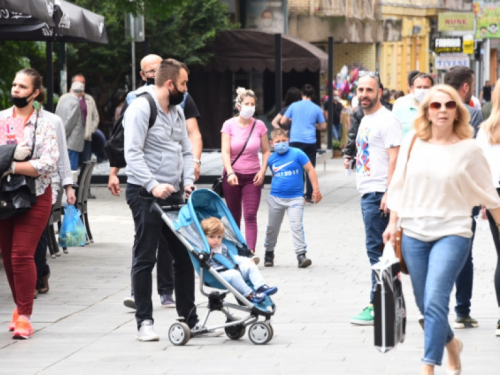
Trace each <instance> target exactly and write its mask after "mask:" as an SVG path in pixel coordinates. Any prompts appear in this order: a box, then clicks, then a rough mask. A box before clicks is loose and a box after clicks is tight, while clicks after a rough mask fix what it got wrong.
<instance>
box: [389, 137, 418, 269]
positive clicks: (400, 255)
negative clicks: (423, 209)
mask: <svg viewBox="0 0 500 375" xmlns="http://www.w3.org/2000/svg"><path fill="white" fill-rule="evenodd" d="M416 139H417V135H416V134H415V135H414V136H413V139H412V141H411V145H410V149H409V150H408V158H407V159H406V165H407V167H408V160H410V154H411V150H412V148H413V145H414V144H415V140H416ZM402 241H403V228H401V227H399V228H398V231H397V234H396V244H395V246H394V251H395V252H396V257H398V258H399V266H400V268H401V272H403V273H404V274H405V275H408V273H409V272H408V267H407V266H406V262H405V259H404V258H403V249H402V248H401V243H402Z"/></svg>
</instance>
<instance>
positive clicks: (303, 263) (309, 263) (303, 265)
mask: <svg viewBox="0 0 500 375" xmlns="http://www.w3.org/2000/svg"><path fill="white" fill-rule="evenodd" d="M311 264H312V262H311V259H306V260H304V261H303V262H302V263H300V264H299V268H306V267H309V266H310V265H311Z"/></svg>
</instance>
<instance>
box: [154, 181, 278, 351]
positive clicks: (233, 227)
mask: <svg viewBox="0 0 500 375" xmlns="http://www.w3.org/2000/svg"><path fill="white" fill-rule="evenodd" d="M151 209H152V210H154V211H156V212H158V213H159V214H160V215H161V218H162V220H163V221H164V222H165V223H166V224H167V225H168V226H169V227H170V228H171V230H172V231H173V232H174V233H175V235H176V236H177V238H178V239H179V240H180V241H181V242H182V244H183V245H184V246H185V247H186V249H187V250H188V252H189V255H190V258H191V261H192V263H193V266H194V269H195V270H196V272H197V273H198V274H199V276H200V283H199V288H200V292H201V294H202V295H204V296H205V297H207V298H208V302H207V304H206V305H207V309H208V311H207V312H206V314H205V316H204V317H203V318H202V319H201V320H200V321H199V322H198V323H197V325H196V329H193V330H190V329H189V326H188V325H187V324H186V323H185V320H186V319H188V318H189V317H183V318H181V319H180V320H179V321H178V322H176V323H174V324H172V325H171V327H170V329H169V339H170V341H171V342H172V343H173V344H174V345H185V344H186V343H187V342H188V341H189V339H190V338H191V337H195V336H199V335H203V334H207V333H211V332H214V331H217V330H219V329H221V328H222V329H224V331H225V333H226V335H227V336H228V337H229V338H230V339H232V340H238V339H240V338H242V337H243V336H244V335H245V332H246V329H247V327H248V337H249V338H250V341H252V342H253V343H254V344H257V345H263V344H267V343H268V342H269V341H270V340H271V339H272V337H273V334H274V330H273V327H272V326H271V317H272V316H273V315H274V313H275V311H276V306H275V304H274V303H273V301H272V300H271V297H270V295H269V294H273V293H275V292H276V291H277V288H270V287H268V286H266V285H264V282H263V281H259V279H258V278H257V279H254V272H253V271H255V270H257V268H256V267H255V265H254V264H253V263H252V261H251V260H250V259H248V260H246V259H245V257H249V256H251V255H252V254H251V252H250V249H249V248H248V246H247V245H246V243H245V240H244V238H243V236H242V234H241V232H240V230H239V228H238V225H237V224H236V222H235V221H234V219H233V217H232V215H231V212H230V211H229V209H228V208H227V206H226V204H225V203H224V201H223V200H222V199H221V198H220V197H219V196H218V195H217V194H215V193H214V192H213V191H211V190H207V189H199V190H195V191H194V192H193V193H191V195H190V197H189V199H188V201H187V203H186V205H184V206H182V207H180V206H172V207H160V206H159V205H158V204H157V203H156V202H153V203H152V206H151ZM208 218H216V219H217V221H218V222H219V223H221V224H222V225H223V228H224V231H222V234H221V235H220V247H221V253H223V254H224V255H227V257H228V258H225V257H224V256H223V255H222V254H220V255H222V258H223V259H226V260H227V261H228V262H230V263H231V265H229V264H228V266H229V267H226V266H225V265H224V267H225V268H227V269H228V270H230V269H232V267H234V266H236V264H238V262H241V264H238V267H239V268H240V270H241V268H242V267H247V268H249V271H250V268H251V269H252V276H251V277H250V275H248V276H249V277H248V280H247V281H246V283H245V281H243V283H244V284H246V285H247V286H248V289H247V288H246V287H245V288H244V289H243V285H240V286H238V287H235V286H233V284H232V281H231V282H228V281H226V279H225V278H224V277H223V276H224V270H223V269H222V268H220V266H221V264H223V263H224V262H225V261H224V260H221V261H220V262H219V261H217V259H218V258H219V257H218V255H215V253H216V252H215V251H214V257H211V256H210V254H211V253H212V249H211V246H210V245H209V242H208V240H207V238H206V236H205V233H204V232H203V228H202V225H201V221H203V220H204V219H208ZM219 233H220V232H219ZM213 247H219V246H213ZM240 257H241V258H242V259H241V260H238V259H239V258H240ZM214 259H215V262H214ZM219 260H220V258H219ZM247 262H250V263H247ZM243 263H245V266H243V265H242V264H243ZM253 267H255V269H253ZM216 268H217V269H220V270H222V271H223V272H222V273H219V272H218V271H217V270H216ZM233 271H234V270H233ZM238 273H239V272H238ZM257 273H258V270H257ZM257 273H255V274H257ZM258 275H259V276H260V274H258ZM239 277H242V276H239ZM246 278H247V277H243V279H246ZM260 280H262V278H260ZM240 281H241V279H240ZM252 282H256V285H254V284H253V283H252ZM206 286H208V287H210V288H214V289H212V290H208V289H207V288H205V287H206ZM258 288H260V290H257V289H258ZM241 292H243V293H241ZM228 294H232V295H233V296H234V297H235V298H236V302H237V303H234V302H233V303H232V302H229V301H227V300H226V297H227V296H228ZM249 296H251V299H249V298H248V297H249ZM234 310H238V311H240V312H243V313H244V315H245V316H243V317H239V316H236V315H234V314H233V311H234ZM214 311H220V312H221V313H223V314H224V315H225V317H226V322H225V323H224V324H219V325H217V326H211V327H208V326H207V321H208V318H209V316H210V314H211V313H212V312H214Z"/></svg>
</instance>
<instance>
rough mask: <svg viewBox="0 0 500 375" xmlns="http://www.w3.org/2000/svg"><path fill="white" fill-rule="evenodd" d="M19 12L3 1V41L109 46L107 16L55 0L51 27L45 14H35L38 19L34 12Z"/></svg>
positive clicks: (0, 31) (0, 33) (0, 12)
mask: <svg viewBox="0 0 500 375" xmlns="http://www.w3.org/2000/svg"><path fill="white" fill-rule="evenodd" d="M17 1H19V0H17ZM32 1H33V4H35V0H32ZM38 2H39V3H43V4H45V1H40V0H38ZM2 5H3V6H5V8H3V9H2V8H1V6H2ZM44 6H45V5H44ZM14 9H15V10H14ZM17 9H21V7H14V3H11V2H10V1H7V0H0V15H1V16H0V18H1V19H0V40H28V41H29V40H35V41H47V42H85V43H89V42H90V43H103V44H106V43H108V37H107V34H106V28H105V25H104V17H102V16H100V15H98V14H95V13H93V12H91V11H89V10H87V9H84V8H81V7H79V6H76V5H74V4H72V3H69V2H67V1H63V0H56V1H55V7H54V13H53V15H52V17H51V18H50V24H49V23H48V22H47V20H46V17H44V14H43V12H38V13H37V12H35V13H34V14H37V15H38V17H40V18H38V17H37V16H35V15H34V14H32V13H26V14H24V13H18V11H17ZM51 25H52V26H51Z"/></svg>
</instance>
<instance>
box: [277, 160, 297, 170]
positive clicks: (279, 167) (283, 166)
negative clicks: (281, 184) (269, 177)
mask: <svg viewBox="0 0 500 375" xmlns="http://www.w3.org/2000/svg"><path fill="white" fill-rule="evenodd" d="M292 163H293V160H292V161H290V162H288V163H285V164H282V165H279V166H278V165H273V172H274V173H276V172H279V171H280V170H281V169H283V168H285V167H286V166H287V165H290V164H292Z"/></svg>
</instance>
